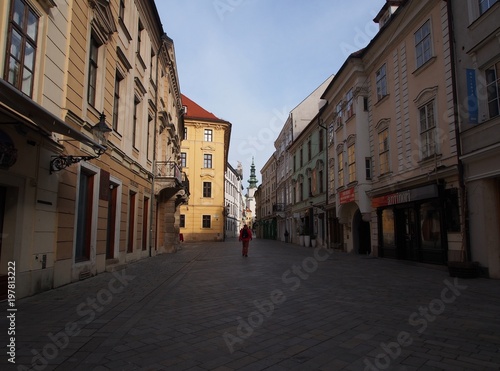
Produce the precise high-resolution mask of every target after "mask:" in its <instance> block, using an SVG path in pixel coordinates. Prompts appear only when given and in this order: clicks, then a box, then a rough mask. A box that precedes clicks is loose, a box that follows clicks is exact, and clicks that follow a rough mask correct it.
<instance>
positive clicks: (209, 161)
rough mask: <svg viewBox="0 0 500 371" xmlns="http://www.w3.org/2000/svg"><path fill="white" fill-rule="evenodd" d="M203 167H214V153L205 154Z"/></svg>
mask: <svg viewBox="0 0 500 371" xmlns="http://www.w3.org/2000/svg"><path fill="white" fill-rule="evenodd" d="M203 167H204V168H205V169H211V168H212V155H207V154H205V155H203Z"/></svg>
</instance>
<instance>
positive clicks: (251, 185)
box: [248, 157, 257, 189]
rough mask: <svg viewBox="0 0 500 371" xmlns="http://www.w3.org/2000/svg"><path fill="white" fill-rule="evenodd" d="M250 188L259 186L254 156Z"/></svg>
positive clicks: (249, 181)
mask: <svg viewBox="0 0 500 371" xmlns="http://www.w3.org/2000/svg"><path fill="white" fill-rule="evenodd" d="M248 183H249V186H248V188H249V189H250V188H257V177H256V176H255V164H254V158H253V157H252V166H250V179H249V180H248Z"/></svg>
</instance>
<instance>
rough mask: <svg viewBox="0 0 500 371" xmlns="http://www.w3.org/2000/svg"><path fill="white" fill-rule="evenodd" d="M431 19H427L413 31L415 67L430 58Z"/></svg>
mask: <svg viewBox="0 0 500 371" xmlns="http://www.w3.org/2000/svg"><path fill="white" fill-rule="evenodd" d="M431 45H432V43H431V21H430V20H428V21H427V22H425V23H424V25H423V26H422V27H420V28H419V30H418V31H417V32H415V54H416V60H417V68H418V67H420V66H422V65H423V64H424V63H425V62H427V61H428V60H429V59H431V54H432V51H431Z"/></svg>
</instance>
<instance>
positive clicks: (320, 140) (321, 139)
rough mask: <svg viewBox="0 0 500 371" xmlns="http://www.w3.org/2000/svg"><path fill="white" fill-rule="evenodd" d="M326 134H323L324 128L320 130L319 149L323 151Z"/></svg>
mask: <svg viewBox="0 0 500 371" xmlns="http://www.w3.org/2000/svg"><path fill="white" fill-rule="evenodd" d="M324 137H325V135H324V134H323V130H321V129H320V130H319V151H320V152H322V151H323V149H324V143H323V141H324V140H325V139H324Z"/></svg>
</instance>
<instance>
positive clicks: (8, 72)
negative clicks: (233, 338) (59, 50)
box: [4, 0, 38, 97]
mask: <svg viewBox="0 0 500 371" xmlns="http://www.w3.org/2000/svg"><path fill="white" fill-rule="evenodd" d="M10 14H11V18H10V23H9V32H8V35H9V38H8V40H7V48H6V49H7V55H6V61H5V73H4V79H5V80H6V81H8V82H9V83H11V84H12V85H13V86H14V87H15V88H17V89H18V90H20V91H22V92H23V93H24V94H26V95H28V96H29V97H31V96H32V94H33V73H34V66H35V57H36V48H37V45H36V41H37V37H38V17H37V16H36V14H35V13H34V12H33V11H32V9H31V8H30V7H29V6H28V5H27V4H26V3H25V1H24V0H15V1H12V9H11V12H10Z"/></svg>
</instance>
